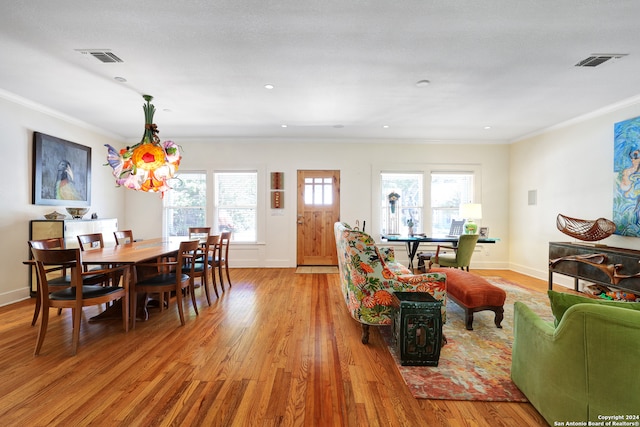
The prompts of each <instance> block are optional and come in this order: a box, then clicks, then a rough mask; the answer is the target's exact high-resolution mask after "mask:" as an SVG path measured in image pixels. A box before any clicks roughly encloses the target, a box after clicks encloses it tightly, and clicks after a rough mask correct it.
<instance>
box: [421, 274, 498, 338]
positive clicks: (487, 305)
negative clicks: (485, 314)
mask: <svg viewBox="0 0 640 427" xmlns="http://www.w3.org/2000/svg"><path fill="white" fill-rule="evenodd" d="M429 272H438V273H444V274H446V275H447V297H449V298H451V299H452V300H453V302H455V303H456V304H458V305H459V306H460V307H462V308H463V309H464V313H465V324H466V327H467V329H468V330H470V331H472V330H473V313H475V312H477V311H484V310H491V311H493V312H494V313H495V314H496V315H495V320H494V322H495V324H496V326H497V327H498V328H502V326H501V325H500V323H501V322H502V319H503V318H504V308H503V306H504V301H505V299H506V298H507V293H506V292H505V291H504V290H502V289H500V288H499V287H497V286H494V285H492V284H491V283H489V282H488V281H487V280H486V279H484V278H482V277H480V276H476V275H475V274H471V273H469V272H467V271H464V270H458V269H456V268H432V269H430V270H429Z"/></svg>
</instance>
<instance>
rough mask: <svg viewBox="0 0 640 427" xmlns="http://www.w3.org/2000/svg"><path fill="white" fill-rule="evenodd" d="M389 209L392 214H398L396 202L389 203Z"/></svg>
mask: <svg viewBox="0 0 640 427" xmlns="http://www.w3.org/2000/svg"><path fill="white" fill-rule="evenodd" d="M389 209H391V213H396V202H395V201H390V202H389Z"/></svg>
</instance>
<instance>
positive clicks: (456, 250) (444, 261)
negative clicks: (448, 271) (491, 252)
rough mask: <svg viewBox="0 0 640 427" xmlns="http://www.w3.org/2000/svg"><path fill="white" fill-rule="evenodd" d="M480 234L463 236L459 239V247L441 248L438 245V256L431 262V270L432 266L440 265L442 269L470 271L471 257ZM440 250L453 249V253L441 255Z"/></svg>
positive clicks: (432, 258)
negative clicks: (450, 268)
mask: <svg viewBox="0 0 640 427" xmlns="http://www.w3.org/2000/svg"><path fill="white" fill-rule="evenodd" d="M478 237H480V236H479V235H478V234H462V235H461V236H460V238H459V239H458V246H441V245H438V249H436V254H435V255H434V256H433V257H431V259H430V260H429V268H431V265H432V264H438V265H439V266H440V267H454V268H460V269H462V270H464V269H465V268H466V270H467V271H469V264H471V256H472V255H473V250H474V249H475V248H476V243H478ZM440 249H452V250H453V253H443V254H440Z"/></svg>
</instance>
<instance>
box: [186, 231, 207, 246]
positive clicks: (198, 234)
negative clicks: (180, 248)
mask: <svg viewBox="0 0 640 427" xmlns="http://www.w3.org/2000/svg"><path fill="white" fill-rule="evenodd" d="M210 234H211V227H189V240H196V239H197V240H199V241H200V244H201V245H203V246H204V244H205V242H206V241H207V238H208V237H209V235H210Z"/></svg>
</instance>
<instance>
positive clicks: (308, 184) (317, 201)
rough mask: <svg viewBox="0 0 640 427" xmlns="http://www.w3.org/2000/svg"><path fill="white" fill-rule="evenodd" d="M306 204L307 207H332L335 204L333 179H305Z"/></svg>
mask: <svg viewBox="0 0 640 427" xmlns="http://www.w3.org/2000/svg"><path fill="white" fill-rule="evenodd" d="M304 204H305V205H329V206H330V205H332V204H333V179H332V178H305V179H304Z"/></svg>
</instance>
